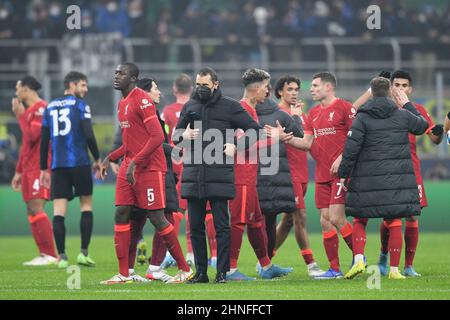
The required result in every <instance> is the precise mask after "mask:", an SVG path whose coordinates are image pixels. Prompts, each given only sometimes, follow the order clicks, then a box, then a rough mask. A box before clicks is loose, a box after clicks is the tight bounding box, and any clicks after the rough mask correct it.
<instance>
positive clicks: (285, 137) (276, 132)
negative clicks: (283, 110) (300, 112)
mask: <svg viewBox="0 0 450 320" xmlns="http://www.w3.org/2000/svg"><path fill="white" fill-rule="evenodd" d="M264 130H265V131H266V134H267V136H268V137H269V138H274V139H277V140H279V141H281V142H289V141H290V140H291V139H292V138H293V137H294V135H293V134H292V132H289V133H286V132H285V131H284V130H285V128H284V127H282V126H281V124H280V122H279V121H278V120H277V126H276V127H272V126H269V125H267V124H266V125H265V126H264Z"/></svg>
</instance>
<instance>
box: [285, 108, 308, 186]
mask: <svg viewBox="0 0 450 320" xmlns="http://www.w3.org/2000/svg"><path fill="white" fill-rule="evenodd" d="M280 109H281V110H283V111H285V112H287V113H289V114H291V109H290V108H283V107H282V106H281V105H280ZM300 119H301V120H302V126H303V128H305V121H306V115H305V114H302V116H301V117H300ZM286 154H287V158H288V162H289V169H290V171H291V176H292V177H295V178H298V181H300V182H302V183H307V182H308V157H307V156H306V152H305V151H302V150H299V149H296V148H294V147H293V146H290V145H286Z"/></svg>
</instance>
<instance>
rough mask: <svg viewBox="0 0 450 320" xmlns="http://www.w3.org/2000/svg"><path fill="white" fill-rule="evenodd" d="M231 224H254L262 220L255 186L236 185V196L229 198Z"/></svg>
mask: <svg viewBox="0 0 450 320" xmlns="http://www.w3.org/2000/svg"><path fill="white" fill-rule="evenodd" d="M230 213H231V224H232V225H236V224H242V223H245V224H255V223H260V222H262V220H263V215H262V212H261V208H260V207H259V198H258V192H257V190H256V186H251V185H236V197H235V198H234V199H233V200H230Z"/></svg>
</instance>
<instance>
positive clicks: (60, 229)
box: [53, 215, 67, 260]
mask: <svg viewBox="0 0 450 320" xmlns="http://www.w3.org/2000/svg"><path fill="white" fill-rule="evenodd" d="M64 221H65V218H64V217H63V216H57V215H55V216H54V217H53V235H54V236H55V242H56V248H57V249H58V253H59V255H60V256H61V259H64V257H65V250H66V226H65V224H64ZM64 260H67V257H66V259H64Z"/></svg>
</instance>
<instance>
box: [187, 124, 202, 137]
mask: <svg viewBox="0 0 450 320" xmlns="http://www.w3.org/2000/svg"><path fill="white" fill-rule="evenodd" d="M199 136H200V129H191V128H190V124H188V125H187V127H186V130H184V132H183V140H195V139H197V138H198V137H199Z"/></svg>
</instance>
